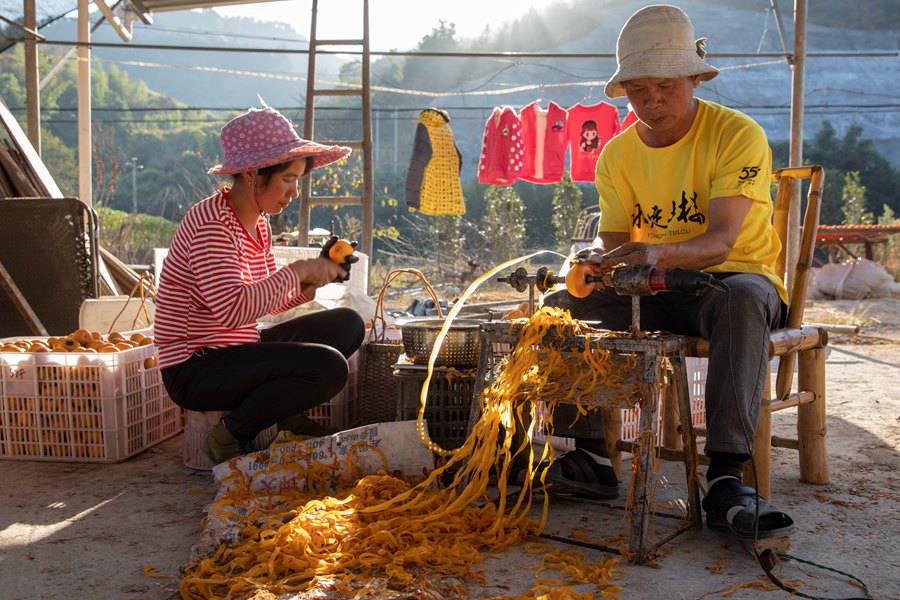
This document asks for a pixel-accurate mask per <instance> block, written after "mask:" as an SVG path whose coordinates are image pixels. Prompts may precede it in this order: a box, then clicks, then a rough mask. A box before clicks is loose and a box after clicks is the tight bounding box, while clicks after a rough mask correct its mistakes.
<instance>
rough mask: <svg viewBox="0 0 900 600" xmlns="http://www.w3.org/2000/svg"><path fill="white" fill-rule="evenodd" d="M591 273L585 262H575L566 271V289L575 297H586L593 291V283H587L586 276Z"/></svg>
mask: <svg viewBox="0 0 900 600" xmlns="http://www.w3.org/2000/svg"><path fill="white" fill-rule="evenodd" d="M590 274H591V270H590V267H589V266H588V264H587V263H575V264H574V265H572V268H571V269H570V270H569V272H568V273H566V289H567V290H569V293H570V294H572V295H573V296H575V297H576V298H587V297H588V296H590V295H591V292H593V291H594V284H593V283H588V280H587V277H588V275H590Z"/></svg>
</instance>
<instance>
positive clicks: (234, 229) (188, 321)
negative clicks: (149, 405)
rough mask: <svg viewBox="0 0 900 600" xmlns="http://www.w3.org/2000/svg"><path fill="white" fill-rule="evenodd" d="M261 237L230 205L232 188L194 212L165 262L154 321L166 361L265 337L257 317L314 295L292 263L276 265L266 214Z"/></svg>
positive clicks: (161, 355)
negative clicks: (303, 287) (307, 290)
mask: <svg viewBox="0 0 900 600" xmlns="http://www.w3.org/2000/svg"><path fill="white" fill-rule="evenodd" d="M256 234H257V238H258V239H257V238H254V237H253V236H252V235H250V232H248V231H247V229H246V228H244V226H243V225H242V224H241V222H240V220H239V219H238V217H237V214H236V213H235V212H234V209H233V208H232V207H231V205H230V204H228V190H227V189H226V190H221V191H219V192H217V193H216V194H215V195H213V196H210V197H209V198H205V199H204V200H201V201H200V202H198V203H197V204H195V205H194V206H192V207H191V208H190V210H188V212H187V214H186V215H185V216H184V219H183V220H182V221H181V225H179V226H178V230H177V231H176V232H175V237H174V238H173V240H172V245H171V247H170V248H169V254H168V255H167V256H166V259H165V261H164V262H163V269H162V273H161V275H160V280H159V290H158V294H157V301H156V323H155V324H154V327H153V332H154V336H155V341H156V345H157V347H158V348H159V366H160V367H161V368H165V367H171V366H173V365H176V364H178V363H180V362H183V361H185V360H187V359H188V358H190V356H191V354H193V353H194V352H196V351H197V350H199V349H201V348H224V347H226V346H234V345H237V344H250V343H254V342H258V341H259V331H258V330H257V323H256V320H257V319H258V318H259V317H261V316H263V315H267V314H271V313H278V312H282V311H285V310H288V309H289V308H293V307H295V306H297V305H299V304H303V303H304V302H307V301H308V300H309V299H308V298H306V297H305V296H303V294H301V293H300V280H299V278H298V277H297V274H296V273H295V272H294V271H293V269H291V268H290V267H284V268H281V269H278V270H276V268H275V257H274V256H273V255H272V232H271V230H270V228H269V223H268V221H267V220H266V219H262V218H260V219H259V221H257V224H256Z"/></svg>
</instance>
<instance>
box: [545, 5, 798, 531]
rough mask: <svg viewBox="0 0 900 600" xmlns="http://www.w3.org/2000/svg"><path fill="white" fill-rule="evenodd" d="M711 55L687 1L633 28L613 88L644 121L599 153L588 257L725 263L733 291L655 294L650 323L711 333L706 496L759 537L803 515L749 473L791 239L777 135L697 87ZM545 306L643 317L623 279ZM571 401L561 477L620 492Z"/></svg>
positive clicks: (564, 421)
mask: <svg viewBox="0 0 900 600" xmlns="http://www.w3.org/2000/svg"><path fill="white" fill-rule="evenodd" d="M704 55H705V50H704V40H702V39H701V40H694V28H693V25H692V24H691V22H690V19H689V18H688V16H687V15H686V14H685V13H684V12H683V11H682V10H681V9H679V8H677V7H674V6H669V5H654V6H648V7H646V8H643V9H641V10H639V11H637V12H636V13H635V14H634V15H632V16H631V18H630V19H629V20H628V22H627V23H626V24H625V26H624V27H623V28H622V31H621V32H620V34H619V40H618V44H617V48H616V57H617V62H618V69H617V71H616V73H615V74H614V75H613V76H612V78H610V80H609V81H608V82H607V84H606V95H607V96H609V97H610V98H617V97H621V96H628V100H629V101H630V103H631V105H632V107H633V109H634V112H635V113H636V114H637V116H638V119H639V120H638V121H637V122H635V123H634V124H633V125H632V126H631V127H629V128H628V129H626V130H625V131H624V132H622V133H621V134H619V135H618V136H617V137H615V138H613V139H612V140H610V141H609V142H608V143H607V144H606V146H605V147H604V149H603V152H602V154H601V155H600V158H599V159H598V161H597V172H596V186H597V191H598V192H599V196H600V208H601V217H600V226H599V238H600V243H599V244H598V245H596V246H595V247H593V248H591V249H590V250H589V251H588V252H587V253H586V254H587V256H588V260H589V261H590V262H592V263H593V264H594V269H595V270H596V271H597V272H604V271H608V270H609V269H611V268H612V267H613V266H615V265H618V264H621V263H626V264H650V265H656V266H657V267H661V268H671V267H682V268H687V269H702V270H705V271H708V272H711V273H714V274H715V275H716V277H717V278H718V279H720V280H721V281H722V282H723V283H725V284H726V285H727V287H728V289H729V292H727V293H722V292H720V291H717V290H710V291H709V292H707V293H705V294H703V295H700V296H692V295H688V294H681V293H676V292H672V293H666V294H660V295H657V296H647V297H644V298H642V299H641V326H642V328H643V329H645V330H665V331H671V332H675V333H680V334H686V335H699V336H703V337H705V338H708V339H709V341H710V353H709V371H708V374H707V384H706V386H707V387H706V413H707V430H708V435H707V439H706V453H707V454H708V455H709V457H710V467H709V470H708V472H707V480H708V482H709V483H708V493H707V495H706V497H705V498H704V501H703V507H704V509H705V511H706V515H707V524H708V525H709V526H710V527H714V528H717V529H720V530H724V531H727V532H729V533H731V534H734V535H736V536H738V537H741V538H748V539H752V538H753V537H754V536H756V535H759V536H760V537H762V536H767V535H772V534H775V533H783V532H786V531H787V530H789V529H790V527H791V525H792V523H793V522H792V520H791V519H790V517H788V516H787V515H786V514H785V513H783V512H781V511H778V510H777V509H775V508H773V507H772V506H770V505H768V504H766V502H765V501H763V500H762V499H761V498H759V496H758V495H757V494H756V490H754V489H753V488H752V487H749V486H745V485H743V484H742V482H741V471H742V466H743V464H744V463H745V462H746V461H747V460H749V459H750V457H751V453H752V450H753V449H752V446H751V445H752V440H753V439H754V433H755V430H756V419H757V415H758V413H759V407H760V401H761V398H762V390H763V383H764V381H765V379H764V378H765V377H766V374H767V373H768V371H767V369H766V366H767V362H768V339H769V331H770V328H773V327H776V326H778V325H779V324H780V322H781V318H782V314H783V313H784V312H785V311H784V304H785V303H786V302H787V292H786V291H785V288H784V285H783V283H782V281H781V279H780V278H779V277H778V276H777V275H776V274H775V269H774V265H775V260H776V257H777V256H778V253H779V251H780V248H781V246H780V242H779V240H778V236H777V235H776V232H775V230H774V228H773V226H772V201H771V197H770V193H769V182H770V180H771V151H770V149H769V145H768V141H767V139H766V135H765V132H764V131H763V129H762V128H761V127H760V126H759V125H758V124H757V123H756V122H754V121H753V120H752V119H751V118H750V117H748V116H747V115H744V114H742V113H740V112H738V111H735V110H732V109H729V108H726V107H724V106H720V105H718V104H715V103H712V102H708V101H705V100H701V99H699V98H695V97H694V90H695V89H696V88H697V86H698V85H699V84H700V82H701V81H705V80H709V79H712V78H713V77H715V76H716V75H717V74H718V70H717V69H716V68H715V67H712V66H710V65H708V64H707V63H706V62H705V61H704V60H703V57H704ZM545 303H546V304H549V305H555V306H562V307H564V308H568V309H569V310H571V312H572V316H574V317H575V318H579V319H585V320H598V321H601V322H602V324H603V326H604V327H607V328H609V329H627V327H628V325H629V323H630V314H631V308H630V298H628V297H621V296H617V295H616V294H615V293H613V292H612V291H611V290H601V291H597V292H594V293H593V294H592V295H591V296H589V297H587V298H585V299H582V300H578V299H576V298H574V297H572V296H570V295H569V294H568V292H566V291H561V292H557V293H555V294H552V295H550V296H548V297H547V298H546V300H545ZM559 412H560V414H559V418H558V419H556V420H555V433H556V434H557V435H570V436H572V437H575V438H576V446H577V448H578V449H577V450H575V451H573V452H570V453H567V454H565V455H563V456H562V457H561V458H560V459H558V460H557V461H556V463H555V464H554V465H552V466H551V468H550V469H551V470H550V472H549V473H548V479H550V480H552V481H554V482H555V483H557V484H559V486H560V487H562V488H563V489H565V488H566V487H568V488H569V489H570V490H571V491H575V492H579V491H581V492H593V493H594V495H600V496H612V495H614V494H615V493H616V492H617V482H616V480H615V475H614V474H613V473H612V470H611V468H610V467H609V466H608V461H604V460H603V458H602V457H601V456H602V448H603V444H602V443H599V442H598V438H599V437H602V429H601V428H600V426H599V423H597V420H596V418H593V419H592V418H587V419H582V420H580V421H579V422H577V423H575V425H573V426H571V427H569V425H570V424H571V423H572V421H573V417H574V415H570V414H566V411H559ZM566 430H568V431H566ZM598 455H601V456H598ZM757 515H758V523H757Z"/></svg>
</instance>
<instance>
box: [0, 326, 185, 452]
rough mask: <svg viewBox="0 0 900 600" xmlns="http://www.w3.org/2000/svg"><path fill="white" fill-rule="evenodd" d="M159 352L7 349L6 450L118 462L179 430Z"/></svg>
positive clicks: (2, 377)
mask: <svg viewBox="0 0 900 600" xmlns="http://www.w3.org/2000/svg"><path fill="white" fill-rule="evenodd" d="M156 354H157V353H156V347H155V346H154V345H153V344H150V345H147V346H140V347H138V348H132V349H130V350H123V351H121V352H116V353H109V354H90V353H61V352H45V353H14V352H0V457H2V458H11V459H24V460H54V461H73V462H118V461H122V460H125V459H126V458H129V457H131V456H134V455H135V454H138V453H139V452H141V451H143V450H146V449H147V448H149V447H150V446H153V445H155V444H158V443H159V442H161V441H163V440H165V439H168V438H170V437H172V436H174V435H175V434H177V433H179V432H180V431H181V428H182V422H181V409H180V408H179V407H178V406H177V405H176V404H175V403H173V402H172V400H171V399H170V398H169V395H168V394H167V393H166V390H165V387H164V386H163V383H162V378H161V377H160V373H159V367H158V366H157V363H158V360H157V356H156Z"/></svg>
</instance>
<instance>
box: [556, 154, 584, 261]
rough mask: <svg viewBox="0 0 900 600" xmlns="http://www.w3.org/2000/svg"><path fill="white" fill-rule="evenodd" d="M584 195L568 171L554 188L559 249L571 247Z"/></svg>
mask: <svg viewBox="0 0 900 600" xmlns="http://www.w3.org/2000/svg"><path fill="white" fill-rule="evenodd" d="M581 202H582V193H581V190H580V189H579V188H578V186H577V185H575V182H574V181H572V177H571V176H570V175H569V172H568V171H566V172H565V174H564V175H563V178H562V180H561V181H560V182H559V183H557V184H555V185H554V186H553V229H554V231H555V232H556V244H557V247H564V248H568V247H569V240H570V239H571V238H572V234H573V232H574V230H575V223H576V222H577V221H578V215H579V214H580V213H581Z"/></svg>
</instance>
